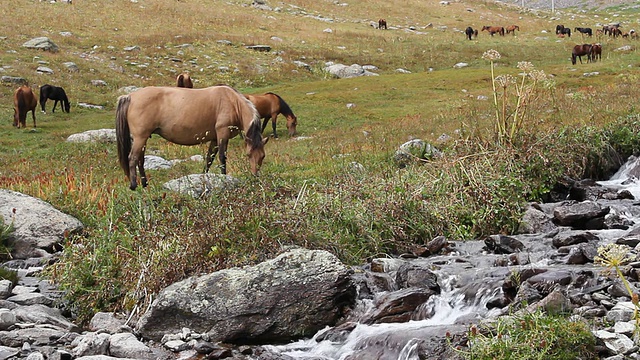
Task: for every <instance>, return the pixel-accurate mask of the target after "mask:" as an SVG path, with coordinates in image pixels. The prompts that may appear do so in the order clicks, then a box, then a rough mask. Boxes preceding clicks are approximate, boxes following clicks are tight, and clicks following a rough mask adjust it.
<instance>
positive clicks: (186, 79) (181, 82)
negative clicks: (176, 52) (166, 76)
mask: <svg viewBox="0 0 640 360" xmlns="http://www.w3.org/2000/svg"><path fill="white" fill-rule="evenodd" d="M176 86H177V87H183V88H189V89H193V82H191V76H189V74H187V73H182V74H180V75H178V76H177V77H176Z"/></svg>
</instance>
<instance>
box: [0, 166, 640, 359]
mask: <svg viewBox="0 0 640 360" xmlns="http://www.w3.org/2000/svg"><path fill="white" fill-rule="evenodd" d="M639 177H640V160H639V159H637V158H634V157H632V158H631V159H629V161H628V162H627V163H626V164H624V165H623V166H622V168H621V169H620V170H619V171H618V172H617V173H616V174H615V175H614V176H613V177H612V178H611V179H610V180H609V181H601V182H596V181H590V180H583V181H577V182H573V183H571V184H569V185H570V186H567V188H566V189H565V190H566V192H565V193H563V199H561V200H560V199H558V200H557V201H555V202H550V203H532V204H530V205H529V208H528V209H527V211H526V213H525V215H524V217H523V220H522V226H521V231H520V233H519V234H518V235H513V236H505V235H494V236H490V237H488V238H486V239H477V240H466V241H455V240H451V239H446V238H444V237H436V238H435V239H432V240H431V241H429V242H428V243H426V244H425V245H424V246H423V247H421V248H418V249H416V250H415V251H414V252H412V253H410V254H405V255H403V256H399V257H396V258H391V257H386V258H376V259H373V260H371V262H370V263H368V264H365V265H363V266H359V267H349V266H345V265H344V264H342V263H340V262H339V261H338V259H337V258H335V256H333V255H332V254H330V253H328V252H325V251H314V250H306V249H300V248H294V249H288V250H284V251H283V253H282V254H281V255H280V256H278V257H277V258H274V259H271V260H269V261H266V262H264V263H261V264H258V265H256V266H252V267H244V268H238V269H227V270H222V271H218V272H215V273H211V274H205V275H201V276H197V277H192V278H189V279H185V280H183V281H181V282H179V283H176V284H173V285H171V286H169V287H168V288H166V289H165V290H163V291H162V292H161V293H160V294H158V296H157V297H156V298H155V300H154V302H153V304H152V305H151V306H150V307H149V309H146V310H145V311H144V313H143V314H142V315H141V316H140V317H139V318H132V317H128V316H125V315H123V314H112V313H97V314H96V315H95V317H94V318H93V320H92V321H91V323H90V324H89V326H88V327H86V328H80V327H79V326H77V325H75V324H74V322H73V319H72V318H69V317H68V314H67V313H65V312H64V311H61V310H60V309H58V308H57V304H58V302H57V301H56V300H57V299H59V298H60V294H59V293H58V292H57V290H56V289H55V286H53V285H52V284H49V283H48V282H46V281H44V280H41V279H39V278H38V275H39V274H40V272H41V271H42V269H43V268H44V267H46V266H47V264H49V263H50V262H52V261H55V257H56V251H59V242H60V241H61V239H62V237H63V234H64V233H65V232H68V231H75V230H76V229H77V228H80V227H82V224H81V223H79V221H77V220H75V219H73V218H71V217H68V216H66V215H64V214H61V213H59V212H58V211H57V210H55V209H53V208H51V207H50V205H48V204H46V203H44V202H42V201H40V200H38V199H34V198H31V197H28V196H26V195H23V194H19V193H15V192H12V191H7V190H0V215H2V216H3V217H4V220H5V222H9V221H12V219H13V220H14V227H15V231H14V233H13V234H12V241H13V245H14V251H15V254H14V257H15V259H14V260H12V261H10V262H8V263H5V264H4V267H7V268H11V269H15V270H16V271H18V273H19V276H20V281H19V282H18V284H16V285H14V284H12V283H11V282H10V281H8V280H2V281H0V299H3V300H0V360H2V359H29V360H37V359H82V360H98V359H99V360H102V359H224V358H227V359H238V360H240V359H262V360H293V359H312V360H338V359H340V360H365V359H367V360H375V359H379V360H419V359H453V358H457V357H459V353H458V352H456V351H455V350H454V348H455V347H456V346H461V347H462V348H464V346H465V345H466V344H467V333H468V331H469V327H470V325H471V324H479V323H481V322H483V321H486V320H488V319H495V318H498V317H500V316H505V315H508V314H511V313H512V312H514V311H535V310H536V309H542V310H543V311H546V310H550V309H553V310H560V311H565V312H568V313H570V314H571V316H572V319H575V321H586V322H588V323H589V324H590V326H591V330H592V332H593V334H594V336H595V337H596V339H597V349H598V352H599V354H600V358H602V359H610V360H614V359H615V360H617V359H638V358H640V356H639V355H638V354H637V351H638V346H637V345H636V342H635V341H634V338H633V331H634V329H635V322H634V320H633V316H634V305H633V303H632V302H631V298H630V296H629V293H628V291H626V289H625V288H624V287H623V286H622V284H621V282H620V281H619V279H617V278H615V277H611V276H608V275H606V274H604V273H603V270H604V269H603V267H602V266H600V265H597V264H595V263H594V258H595V257H596V256H597V255H598V248H599V247H602V246H605V245H607V244H612V243H615V244H619V245H621V246H624V247H625V248H626V249H627V250H628V253H629V254H630V255H635V254H637V252H638V250H637V245H638V244H639V243H640V226H639V225H638V221H639V219H640V206H639V205H640V201H639V200H636V199H639V198H640V180H638V178H639ZM27 210H28V211H27ZM27 213H30V214H31V216H33V217H32V218H29V217H27V216H26V214H27ZM23 215H24V216H23ZM624 274H625V276H626V278H627V279H628V280H629V281H630V283H631V286H632V289H633V291H636V287H637V286H638V281H639V280H640V262H632V263H630V264H629V265H627V266H625V267H624ZM514 275H517V279H518V281H514Z"/></svg>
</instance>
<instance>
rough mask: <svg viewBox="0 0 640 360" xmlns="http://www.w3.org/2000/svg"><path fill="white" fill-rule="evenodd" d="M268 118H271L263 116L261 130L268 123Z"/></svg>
mask: <svg viewBox="0 0 640 360" xmlns="http://www.w3.org/2000/svg"><path fill="white" fill-rule="evenodd" d="M269 120H271V118H270V117H269V116H265V117H264V118H263V119H262V131H264V129H265V128H266V127H267V124H268V123H269Z"/></svg>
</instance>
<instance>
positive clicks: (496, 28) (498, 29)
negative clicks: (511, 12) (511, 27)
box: [482, 26, 504, 36]
mask: <svg viewBox="0 0 640 360" xmlns="http://www.w3.org/2000/svg"><path fill="white" fill-rule="evenodd" d="M482 31H487V32H489V34H490V35H491V36H493V34H496V33H497V34H499V35H500V36H504V28H503V27H502V26H483V27H482Z"/></svg>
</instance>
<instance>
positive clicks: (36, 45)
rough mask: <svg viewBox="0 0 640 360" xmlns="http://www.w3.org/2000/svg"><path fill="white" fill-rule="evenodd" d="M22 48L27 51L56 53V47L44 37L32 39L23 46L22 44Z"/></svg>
mask: <svg viewBox="0 0 640 360" xmlns="http://www.w3.org/2000/svg"><path fill="white" fill-rule="evenodd" d="M22 46H23V47H26V48H28V49H37V50H45V51H51V52H57V51H58V45H56V44H55V43H54V42H53V41H51V39H49V38H48V37H44V36H43V37H37V38H33V39H31V40H29V41H27V42H25V43H24V44H22Z"/></svg>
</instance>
